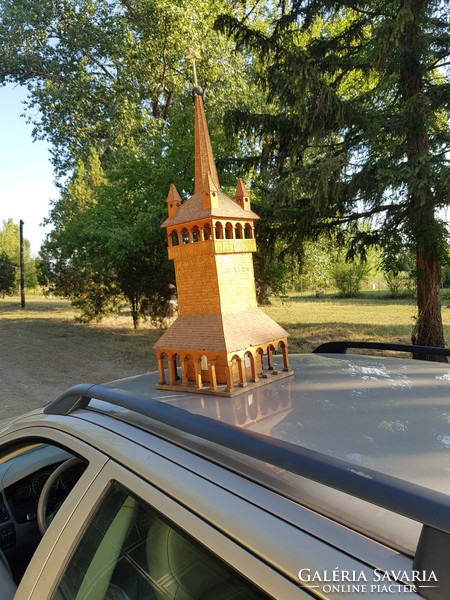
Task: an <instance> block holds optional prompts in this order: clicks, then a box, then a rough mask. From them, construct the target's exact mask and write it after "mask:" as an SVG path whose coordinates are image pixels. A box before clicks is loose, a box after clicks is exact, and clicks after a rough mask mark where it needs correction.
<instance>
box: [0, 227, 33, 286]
mask: <svg viewBox="0 0 450 600" xmlns="http://www.w3.org/2000/svg"><path fill="white" fill-rule="evenodd" d="M23 248H24V252H23V255H24V256H23V258H24V261H23V262H24V274H25V287H26V288H27V289H34V288H36V286H37V284H38V281H37V274H36V261H35V259H34V258H32V256H31V250H30V242H29V241H28V240H27V239H24V240H23ZM0 251H2V252H3V253H4V254H5V255H6V256H7V257H8V260H9V262H10V264H11V265H12V266H13V268H14V282H15V283H14V289H15V291H17V290H18V288H19V281H20V228H19V225H17V224H16V223H14V222H13V220H12V219H8V220H7V221H3V228H2V229H0Z"/></svg>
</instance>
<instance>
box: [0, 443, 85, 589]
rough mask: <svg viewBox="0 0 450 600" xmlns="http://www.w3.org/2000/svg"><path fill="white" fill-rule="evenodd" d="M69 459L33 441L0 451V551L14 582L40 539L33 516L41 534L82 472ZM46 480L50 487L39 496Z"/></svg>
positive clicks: (60, 450)
mask: <svg viewBox="0 0 450 600" xmlns="http://www.w3.org/2000/svg"><path fill="white" fill-rule="evenodd" d="M73 458H74V454H73V453H71V452H69V451H68V450H66V449H64V448H62V447H60V446H55V445H53V444H48V443H44V442H40V441H37V440H28V441H27V440H23V441H21V442H20V443H19V444H13V445H9V446H6V447H4V448H1V449H0V551H1V552H2V553H3V555H4V559H5V560H6V561H8V564H9V567H10V569H11V572H12V575H13V578H14V581H15V582H16V583H19V582H20V581H21V579H22V577H23V574H24V572H25V570H26V569H27V567H28V564H29V562H30V561H31V559H32V557H33V555H34V553H35V552H36V550H37V548H38V546H39V544H40V542H41V539H42V535H43V532H44V531H43V530H40V529H39V524H38V514H39V512H40V511H41V514H42V515H43V519H42V522H43V525H44V527H45V529H46V527H47V525H48V523H50V521H51V520H52V519H53V517H54V516H55V515H56V513H57V512H58V510H59V508H60V507H61V506H62V504H63V503H64V502H65V500H66V498H67V496H68V495H69V493H70V491H71V490H72V488H73V487H74V486H75V485H76V483H77V481H78V479H79V478H80V476H81V474H82V473H83V471H84V469H85V468H86V465H87V461H84V463H83V464H79V465H77V466H76V467H75V466H73V467H72V466H70V465H69V464H68V463H69V459H73ZM65 465H68V468H67V469H65V468H64V466H65ZM61 469H63V472H62V473H61V475H58V473H60V472H61ZM57 471H58V472H57ZM55 476H57V477H55ZM49 479H51V480H52V481H53V484H52V485H51V487H48V486H47V491H46V492H45V494H44V493H43V491H44V489H45V485H46V483H47V480H49Z"/></svg>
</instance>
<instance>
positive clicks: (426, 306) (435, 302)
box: [412, 247, 447, 362]
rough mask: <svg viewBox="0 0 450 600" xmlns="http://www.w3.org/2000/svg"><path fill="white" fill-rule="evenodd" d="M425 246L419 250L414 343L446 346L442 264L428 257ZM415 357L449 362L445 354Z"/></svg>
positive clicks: (417, 257)
mask: <svg viewBox="0 0 450 600" xmlns="http://www.w3.org/2000/svg"><path fill="white" fill-rule="evenodd" d="M427 254H428V253H427V252H426V250H425V249H424V248H423V247H420V248H418V250H417V256H416V259H417V263H416V264H417V311H418V314H417V321H416V324H415V326H414V330H413V335H412V343H413V344H417V345H419V346H437V347H441V348H443V347H445V342H444V332H443V326H442V315H441V300H440V290H441V265H440V263H439V262H438V261H437V260H433V259H432V258H429V257H427ZM414 357H415V358H421V359H427V360H440V361H442V362H447V359H446V357H445V356H434V355H417V356H416V355H414Z"/></svg>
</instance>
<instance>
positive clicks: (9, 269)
mask: <svg viewBox="0 0 450 600" xmlns="http://www.w3.org/2000/svg"><path fill="white" fill-rule="evenodd" d="M16 288H17V286H16V267H15V266H14V265H13V264H12V263H11V260H10V258H9V256H8V254H7V253H6V252H5V251H4V250H0V296H1V297H2V298H4V297H5V296H11V295H12V294H13V293H14V292H15V291H16Z"/></svg>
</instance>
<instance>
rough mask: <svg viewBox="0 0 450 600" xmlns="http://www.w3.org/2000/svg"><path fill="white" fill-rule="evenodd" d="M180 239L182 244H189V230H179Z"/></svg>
mask: <svg viewBox="0 0 450 600" xmlns="http://www.w3.org/2000/svg"><path fill="white" fill-rule="evenodd" d="M181 241H182V242H183V244H189V232H188V230H187V229H186V228H185V229H183V231H182V232H181Z"/></svg>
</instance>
